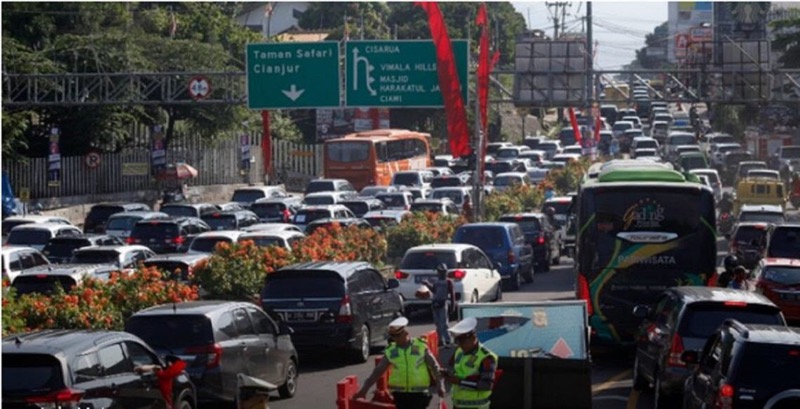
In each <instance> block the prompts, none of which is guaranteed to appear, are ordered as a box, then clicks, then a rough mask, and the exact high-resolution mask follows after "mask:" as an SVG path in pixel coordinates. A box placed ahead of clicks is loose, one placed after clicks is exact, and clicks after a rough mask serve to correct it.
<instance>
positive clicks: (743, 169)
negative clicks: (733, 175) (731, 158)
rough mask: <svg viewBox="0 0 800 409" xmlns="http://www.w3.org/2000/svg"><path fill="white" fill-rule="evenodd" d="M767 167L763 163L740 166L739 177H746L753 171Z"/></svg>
mask: <svg viewBox="0 0 800 409" xmlns="http://www.w3.org/2000/svg"><path fill="white" fill-rule="evenodd" d="M766 167H767V166H766V165H764V164H761V163H746V164H741V165H739V176H746V175H747V173H748V172H750V171H751V170H753V169H766Z"/></svg>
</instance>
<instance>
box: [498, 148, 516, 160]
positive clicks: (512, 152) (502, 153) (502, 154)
mask: <svg viewBox="0 0 800 409" xmlns="http://www.w3.org/2000/svg"><path fill="white" fill-rule="evenodd" d="M517 156H519V150H518V149H508V148H504V149H499V150H498V151H497V157H498V158H503V159H511V158H516V157H517Z"/></svg>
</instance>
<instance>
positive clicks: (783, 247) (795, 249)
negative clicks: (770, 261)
mask: <svg viewBox="0 0 800 409" xmlns="http://www.w3.org/2000/svg"><path fill="white" fill-rule="evenodd" d="M768 257H781V258H800V229H798V228H790V227H784V228H781V227H779V228H777V229H775V231H774V232H773V233H772V238H771V239H770V242H769V254H768Z"/></svg>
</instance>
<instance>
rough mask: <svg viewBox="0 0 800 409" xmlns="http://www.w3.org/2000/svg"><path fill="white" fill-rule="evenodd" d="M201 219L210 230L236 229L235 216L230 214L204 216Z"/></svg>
mask: <svg viewBox="0 0 800 409" xmlns="http://www.w3.org/2000/svg"><path fill="white" fill-rule="evenodd" d="M203 221H204V222H206V224H208V226H209V227H211V230H236V216H234V215H232V214H218V215H213V216H208V217H204V218H203Z"/></svg>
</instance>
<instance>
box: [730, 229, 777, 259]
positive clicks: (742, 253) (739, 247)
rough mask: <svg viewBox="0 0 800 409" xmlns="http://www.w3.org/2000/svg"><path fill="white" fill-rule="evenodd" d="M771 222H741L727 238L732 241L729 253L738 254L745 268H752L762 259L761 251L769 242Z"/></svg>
mask: <svg viewBox="0 0 800 409" xmlns="http://www.w3.org/2000/svg"><path fill="white" fill-rule="evenodd" d="M769 226H770V225H769V223H764V222H740V223H736V224H735V225H734V226H733V231H732V232H731V233H730V234H726V235H725V238H726V239H728V242H729V243H730V249H729V253H730V254H734V255H736V257H737V258H738V259H739V263H741V264H742V265H743V266H744V267H745V268H747V269H748V270H749V269H752V268H753V267H755V266H756V264H758V261H759V260H761V253H762V252H763V251H764V247H765V246H766V243H767V231H768V229H769Z"/></svg>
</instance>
